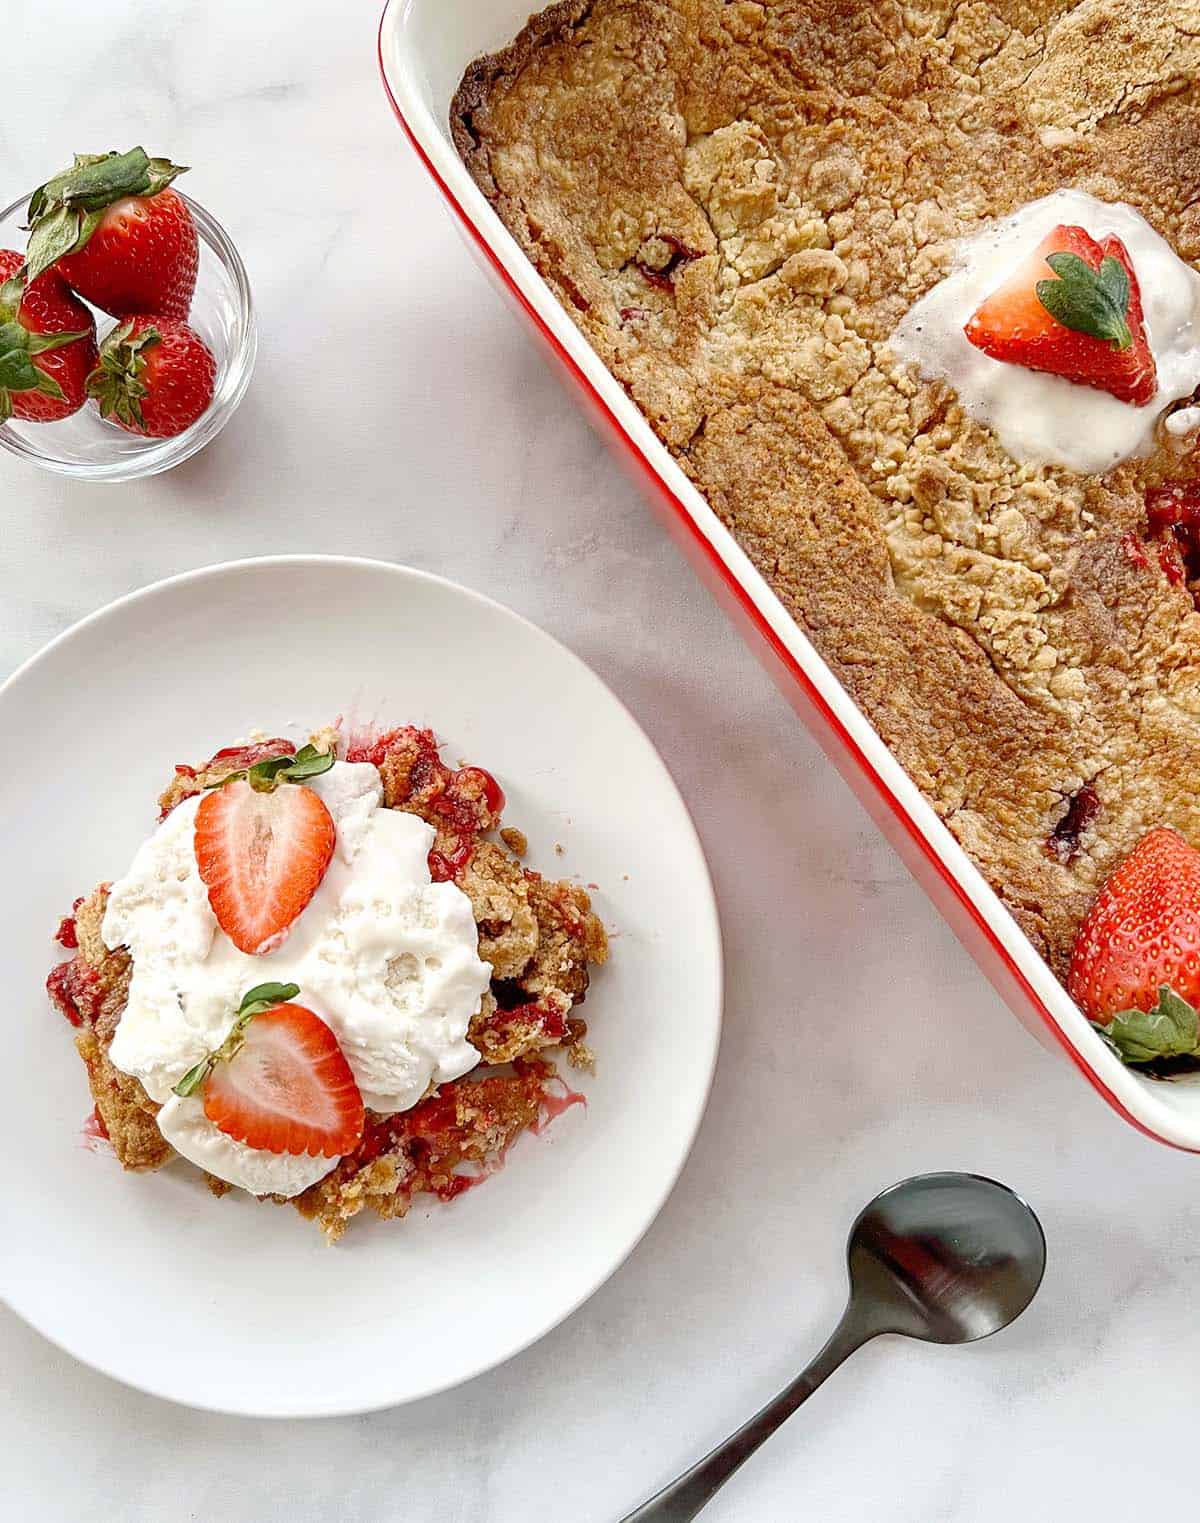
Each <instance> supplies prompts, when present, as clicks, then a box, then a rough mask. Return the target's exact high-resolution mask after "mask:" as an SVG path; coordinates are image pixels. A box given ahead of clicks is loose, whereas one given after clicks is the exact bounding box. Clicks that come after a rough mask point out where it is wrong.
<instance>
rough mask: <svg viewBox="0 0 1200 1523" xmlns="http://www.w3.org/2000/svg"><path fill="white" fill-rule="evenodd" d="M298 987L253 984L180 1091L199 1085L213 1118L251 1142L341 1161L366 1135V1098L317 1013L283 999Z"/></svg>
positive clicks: (266, 1148)
mask: <svg viewBox="0 0 1200 1523" xmlns="http://www.w3.org/2000/svg"><path fill="white" fill-rule="evenodd" d="M299 992H300V990H299V988H298V987H297V986H296V985H295V984H260V985H259V987H258V988H256V989H251V990H250V991H249V993H248V994H247V995H246V997H245V999H243V1001H242V1004H241V1008H240V1009H239V1011H238V1018H237V1020H236V1021H235V1022H234V1026H233V1030H232V1031H231V1032H230V1034H229V1036H228V1037H227V1038H226V1040H225V1042H224V1043H223V1044H222V1046H221V1047H220V1048H219V1049H218V1050H217V1051H216V1052H214V1053H210V1054H209V1055H208V1057H207V1058H204V1059H202V1060H201V1062H199V1063H197V1064H196V1066H195V1068H192V1069H190V1070H189V1071H188V1072H187V1073H186V1074H185V1075H184V1076H183V1078H182V1079H181V1080H180V1081H179V1083H178V1084H177V1085H176V1086H175V1093H176V1094H178V1095H191V1094H194V1093H195V1092H196V1091H197V1090H200V1091H201V1092H202V1094H203V1098H204V1114H205V1115H206V1116H207V1117H208V1119H209V1120H210V1121H211V1122H212V1123H213V1125H214V1126H217V1127H219V1128H220V1129H221V1131H223V1132H224V1133H225V1134H226V1136H229V1137H233V1138H234V1139H235V1140H236V1141H238V1142H244V1143H245V1144H246V1145H247V1147H252V1148H261V1149H263V1150H264V1151H265V1152H268V1153H307V1154H309V1156H310V1157H313V1158H316V1157H323V1158H339V1157H341V1155H342V1154H343V1153H350V1152H353V1151H354V1149H355V1148H356V1147H357V1146H358V1144H359V1141H360V1140H361V1138H362V1133H363V1122H364V1120H365V1114H364V1111H363V1101H362V1095H361V1094H360V1093H359V1089H358V1085H357V1084H356V1083H355V1081H354V1074H353V1073H352V1072H351V1070H350V1065H349V1063H347V1061H346V1056H345V1054H344V1053H343V1052H342V1049H341V1048H340V1047H339V1046H338V1042H337V1038H336V1037H335V1036H334V1034H333V1032H332V1031H330V1029H329V1027H328V1026H327V1025H326V1024H325V1022H324V1021H323V1020H321V1018H320V1016H318V1015H315V1014H314V1013H313V1012H312V1011H311V1010H309V1009H307V1008H306V1007H305V1006H304V1005H293V1004H290V1003H287V1002H283V1003H281V1002H280V997H281V996H282V995H286V996H287V997H288V999H289V1000H290V998H291V997H292V996H293V995H296V994H299Z"/></svg>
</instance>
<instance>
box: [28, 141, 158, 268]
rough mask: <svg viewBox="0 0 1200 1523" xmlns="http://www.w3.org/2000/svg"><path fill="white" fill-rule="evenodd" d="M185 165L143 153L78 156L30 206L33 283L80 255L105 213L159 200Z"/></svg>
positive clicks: (38, 192) (36, 193) (133, 150)
mask: <svg viewBox="0 0 1200 1523" xmlns="http://www.w3.org/2000/svg"><path fill="white" fill-rule="evenodd" d="M185 172H186V171H185V168H184V166H182V165H178V164H172V163H171V161H170V160H169V159H152V158H150V157H149V155H148V154H147V153H146V150H145V149H144V148H131V149H130V150H129V152H128V153H77V154H76V155H75V162H74V164H72V166H71V167H70V169H64V170H63V172H62V173H61V174H57V175H55V176H54V178H53V179H51V180H47V181H46V183H45V185H42V186H39V187H38V189H37V190H35V191H34V193H33V195H32V196H31V197H30V200H29V229H30V239H29V249H28V252H27V254H26V260H27V263H28V266H29V279H30V280H35V279H36V278H37V277H38V276H39V275H40V274H41V273H42V271H43V270H48V269H49V268H50V266H51V265H52V264H54V263H55V262H56V261H57V260H59V259H61V258H62V257H63V255H64V254H77V253H78V252H79V250H80V249H82V248H83V247H84V246H85V245H86V244H87V242H88V240H89V238H91V236H92V234H93V233H94V232H95V231H96V228H97V227H98V226H99V225H100V221H101V219H102V217H103V215H104V212H105V211H106V210H107V208H108V207H110V206H111V205H112V204H113V202H114V201H121V200H123V199H124V198H125V197H126V196H156V195H157V194H158V193H159V191H161V190H165V189H166V187H167V186H168V185H170V183H171V181H172V180H173V179H174V178H175V177H176V175H181V174H184V173H185Z"/></svg>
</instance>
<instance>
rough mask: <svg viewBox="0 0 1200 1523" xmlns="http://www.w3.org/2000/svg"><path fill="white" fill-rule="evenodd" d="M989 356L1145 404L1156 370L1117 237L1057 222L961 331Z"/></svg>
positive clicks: (1155, 383) (1136, 290)
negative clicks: (1097, 236) (1097, 235)
mask: <svg viewBox="0 0 1200 1523" xmlns="http://www.w3.org/2000/svg"><path fill="white" fill-rule="evenodd" d="M963 332H964V333H965V334H966V336H967V338H968V339H970V341H971V343H973V344H974V345H975V347H976V348H977V349H982V350H983V352H984V354H988V355H991V357H992V359H994V360H1005V361H1007V362H1008V363H1009V364H1012V365H1024V366H1025V368H1026V369H1027V370H1044V371H1046V372H1048V373H1049V374H1050V375H1058V376H1062V377H1063V378H1064V379H1066V380H1068V381H1074V382H1075V383H1076V384H1078V385H1080V386H1094V387H1095V388H1096V389H1097V390H1099V391H1107V392H1110V393H1111V394H1112V395H1113V396H1114V397H1116V398H1117V399H1118V400H1119V401H1121V402H1133V403H1135V404H1136V405H1137V406H1138V407H1142V406H1144V405H1145V404H1146V403H1147V402H1149V401H1150V399H1151V398H1152V397H1153V396H1154V394H1155V392H1156V391H1157V389H1158V376H1157V372H1156V370H1155V365H1154V356H1153V355H1152V354H1151V352H1150V343H1149V340H1148V339H1147V337H1146V325H1145V320H1144V317H1143V313H1142V295H1141V291H1140V290H1139V288H1138V281H1137V275H1136V274H1135V272H1134V268H1133V263H1132V261H1131V260H1130V258H1129V254H1128V253H1127V252H1126V249H1125V246H1124V244H1123V243H1122V242H1121V240H1120V239H1119V238H1113V237H1109V238H1105V239H1104V241H1103V242H1102V243H1097V242H1096V240H1095V239H1094V238H1092V237H1091V236H1090V235H1089V234H1088V233H1086V232H1085V231H1084V229H1083V228H1081V227H1056V228H1055V229H1054V231H1053V232H1052V233H1049V234H1048V235H1047V236H1046V237H1045V238H1044V239H1043V240H1042V242H1041V243H1040V244H1038V246H1037V248H1036V249H1035V250H1034V251H1033V253H1032V254H1030V256H1029V258H1028V259H1027V260H1026V261H1025V262H1024V264H1022V265H1021V266H1020V267H1019V268H1018V269H1017V271H1016V273H1015V274H1013V275H1011V276H1010V277H1009V279H1008V280H1006V281H1005V283H1004V284H1003V285H1002V286H1000V287H999V289H998V290H996V291H993V292H992V294H991V295H990V296H989V297H988V298H987V300H986V301H985V302H984V303H983V305H982V306H981V307H980V308H979V310H978V311H977V312H976V313H975V315H974V316H973V317H972V318H971V320H970V322H968V323H967V325H966V327H965V328H964V329H963Z"/></svg>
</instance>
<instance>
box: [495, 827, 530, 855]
mask: <svg viewBox="0 0 1200 1523" xmlns="http://www.w3.org/2000/svg"><path fill="white" fill-rule="evenodd" d="M500 839H501V840H502V841H503V842H504V844H505V846H507V847H508V849H509V851H511V852H512V854H513V856H514V857H523V856H524V855H525V853H526V852H527V851H528V850H529V838H528V837H527V836H526V834H525V832H524V831H523V830H518V829H517V827H516V826H515V825H506V826H505V827H504V829H503V830H502V831H501V832H500Z"/></svg>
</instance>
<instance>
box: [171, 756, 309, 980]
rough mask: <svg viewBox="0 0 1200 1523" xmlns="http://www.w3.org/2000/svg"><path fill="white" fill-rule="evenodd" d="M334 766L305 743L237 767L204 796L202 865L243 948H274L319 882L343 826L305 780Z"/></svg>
mask: <svg viewBox="0 0 1200 1523" xmlns="http://www.w3.org/2000/svg"><path fill="white" fill-rule="evenodd" d="M332 765H333V757H332V755H331V754H329V753H325V752H318V751H317V750H316V748H315V747H313V746H305V747H304V748H303V750H301V751H299V752H297V754H296V755H295V756H286V755H285V756H276V757H272V758H270V759H269V760H267V761H262V762H259V763H257V764H256V765H255V766H253V767H250V768H249V769H248V771H245V772H231V773H230V774H229V775H228V777H226V778H223V779H222V780H221V782H219V783H218V784H216V786H215V787H214V788H213V790H212V792H210V793H209V794H208V795H207V796H206V797H205V798H204V799H202V800H201V802H200V806H199V808H198V809H197V810H196V825H195V837H194V849H195V854H196V866H197V867H198V869H199V872H200V877H201V878H202V879H203V881H204V886H205V887H206V888H207V889H208V902H209V904H210V905H211V906H212V912H213V914H214V915H215V916H216V917H217V924H218V925H219V926H220V927H221V929H222V930H223V931H224V932H225V934H226V935H227V936H228V937H229V939H230V941H232V942H233V944H234V946H235V947H237V948H238V950H239V951H242V952H246V953H249V954H250V955H251V956H259V955H262V954H263V953H266V952H272V951H274V950H275V948H276V947H278V946H279V945H280V944H281V943H282V942H283V940H284V938H285V937H286V935H287V933H288V931H289V930H290V929H291V926H292V923H293V922H294V921H295V919H296V917H297V916H298V915H300V914H301V913H302V912H303V910H304V909H305V907H306V906H307V904H308V902H309V900H310V899H311V898H312V896H313V895H314V894H315V893H316V891H317V889H318V888H319V887H320V883H321V879H322V878H323V877H324V876H325V872H326V869H327V868H328V867H329V863H330V860H331V859H332V857H333V848H334V845H335V843H336V837H337V831H336V827H335V826H334V823H333V816H332V815H331V814H330V813H329V810H328V809H327V808H326V806H325V802H324V800H323V799H321V798H320V797H319V796H318V795H317V794H316V793H314V792H313V790H312V789H311V788H305V787H303V786H299V785H300V784H302V782H303V780H304V779H305V778H309V777H315V776H318V775H319V774H320V773H322V772H327V771H328V770H329V768H330V767H331V766H332Z"/></svg>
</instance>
